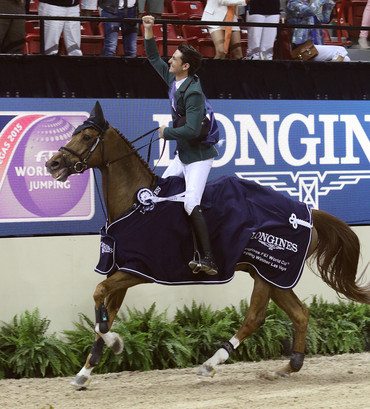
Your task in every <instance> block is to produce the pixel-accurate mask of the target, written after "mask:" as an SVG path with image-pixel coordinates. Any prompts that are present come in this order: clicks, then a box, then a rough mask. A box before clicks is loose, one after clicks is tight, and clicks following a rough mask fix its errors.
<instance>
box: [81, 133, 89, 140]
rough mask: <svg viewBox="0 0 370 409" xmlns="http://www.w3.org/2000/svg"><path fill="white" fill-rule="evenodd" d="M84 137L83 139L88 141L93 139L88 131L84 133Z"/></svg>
mask: <svg viewBox="0 0 370 409" xmlns="http://www.w3.org/2000/svg"><path fill="white" fill-rule="evenodd" d="M82 139H83V140H84V141H86V142H89V140H90V139H91V136H90V135H88V134H87V133H84V134H83V135H82Z"/></svg>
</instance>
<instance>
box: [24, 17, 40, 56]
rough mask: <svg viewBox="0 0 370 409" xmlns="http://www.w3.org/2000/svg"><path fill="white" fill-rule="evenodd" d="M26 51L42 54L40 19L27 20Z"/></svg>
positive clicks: (27, 52)
mask: <svg viewBox="0 0 370 409" xmlns="http://www.w3.org/2000/svg"><path fill="white" fill-rule="evenodd" d="M24 52H25V53H26V54H40V22H39V21H38V20H26V36H25V43H24Z"/></svg>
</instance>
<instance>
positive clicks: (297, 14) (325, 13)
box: [287, 0, 350, 61]
mask: <svg viewBox="0 0 370 409" xmlns="http://www.w3.org/2000/svg"><path fill="white" fill-rule="evenodd" d="M334 6H335V2H334V1H333V0H313V1H312V2H310V1H309V0H289V1H288V2H287V21H288V23H289V24H315V25H317V24H321V23H328V22H329V21H330V14H331V11H332V9H333V7H334ZM307 40H312V42H313V43H314V44H315V47H316V49H317V51H318V52H319V54H318V55H317V56H316V57H314V58H313V60H315V61H350V58H349V57H348V53H347V50H346V49H345V48H344V47H341V46H337V45H325V44H324V39H323V34H322V30H321V29H315V28H313V29H309V28H295V29H293V35H292V48H293V49H294V48H295V47H296V46H298V45H299V44H303V43H304V42H306V41H307Z"/></svg>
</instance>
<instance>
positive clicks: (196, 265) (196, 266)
mask: <svg viewBox="0 0 370 409" xmlns="http://www.w3.org/2000/svg"><path fill="white" fill-rule="evenodd" d="M188 266H189V267H190V269H191V270H193V274H198V273H199V272H200V271H201V270H200V268H201V267H202V264H201V263H200V253H199V251H197V250H196V251H194V257H193V260H191V261H189V264H188Z"/></svg>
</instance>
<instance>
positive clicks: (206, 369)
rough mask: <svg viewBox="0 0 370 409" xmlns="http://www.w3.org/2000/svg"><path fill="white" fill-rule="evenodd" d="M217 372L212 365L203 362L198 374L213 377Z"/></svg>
mask: <svg viewBox="0 0 370 409" xmlns="http://www.w3.org/2000/svg"><path fill="white" fill-rule="evenodd" d="M215 373H216V369H215V368H213V367H212V366H210V365H205V364H203V365H202V366H201V367H199V369H198V375H199V376H208V377H211V378H213V376H214V375H215Z"/></svg>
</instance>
